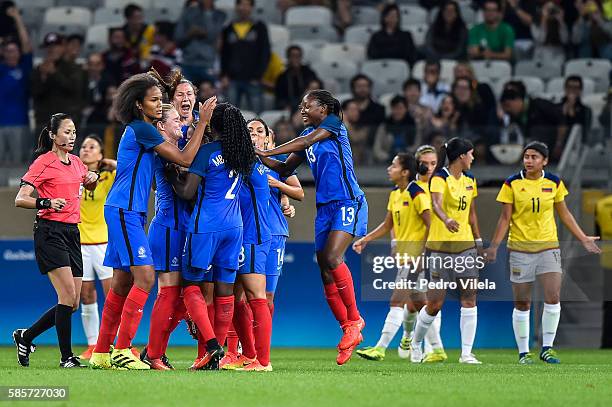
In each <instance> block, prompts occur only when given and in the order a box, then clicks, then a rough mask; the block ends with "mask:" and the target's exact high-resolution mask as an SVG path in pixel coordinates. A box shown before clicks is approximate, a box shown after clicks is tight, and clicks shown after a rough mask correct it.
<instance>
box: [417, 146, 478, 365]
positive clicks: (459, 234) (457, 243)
mask: <svg viewBox="0 0 612 407" xmlns="http://www.w3.org/2000/svg"><path fill="white" fill-rule="evenodd" d="M473 153H474V146H473V145H472V143H470V142H469V141H467V140H464V139H460V138H457V137H455V138H452V139H450V140H449V141H448V142H447V143H446V157H447V158H448V163H449V164H448V167H444V168H442V169H441V170H439V171H437V172H436V173H435V175H434V176H433V177H432V179H431V182H430V187H429V191H430V192H431V199H432V206H433V211H434V214H435V216H432V219H431V226H430V228H429V235H428V237H427V243H426V244H425V247H426V248H427V250H428V252H429V257H428V258H427V259H426V260H427V262H428V266H429V273H430V279H431V282H433V283H437V284H440V285H444V284H449V283H453V282H455V283H457V284H458V288H459V294H460V299H461V320H460V323H459V326H460V327H461V357H460V358H459V362H460V363H469V364H480V361H479V360H478V359H476V357H475V356H474V355H473V354H472V345H473V343H474V337H475V336H476V321H477V308H476V289H475V287H473V286H470V285H467V286H466V287H465V288H464V287H463V285H461V284H460V283H461V281H463V282H464V283H466V284H467V283H471V284H473V283H475V282H476V281H477V279H478V269H477V265H478V264H479V263H478V262H477V257H476V255H477V250H476V248H477V249H478V252H480V251H482V239H481V238H480V229H479V227H478V218H477V216H476V204H475V202H474V199H475V198H476V196H478V192H477V188H476V179H475V178H474V176H473V175H471V174H470V173H468V172H467V171H468V170H469V169H470V167H471V165H472V161H473V160H474V156H473ZM449 263H452V264H450V266H449ZM482 266H484V264H482ZM445 296H446V289H445V288H443V287H441V288H436V289H429V290H428V291H427V305H425V306H424V307H423V308H422V309H421V311H420V312H419V315H418V317H417V323H416V326H415V328H414V338H413V346H412V348H411V354H410V360H411V361H412V362H414V363H418V362H420V361H421V359H422V352H421V342H422V341H423V338H424V337H425V334H426V333H427V331H428V330H429V327H430V326H431V324H432V323H433V321H434V320H435V318H436V315H437V314H438V312H439V311H440V309H441V308H442V305H443V304H444V298H445Z"/></svg>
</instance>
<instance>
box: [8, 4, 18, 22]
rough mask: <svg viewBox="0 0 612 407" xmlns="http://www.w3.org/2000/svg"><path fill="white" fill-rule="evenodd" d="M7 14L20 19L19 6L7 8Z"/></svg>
mask: <svg viewBox="0 0 612 407" xmlns="http://www.w3.org/2000/svg"><path fill="white" fill-rule="evenodd" d="M6 15H7V16H9V17H11V18H13V19H15V20H16V19H18V18H19V17H21V16H20V15H19V10H18V9H17V7H15V6H11V7H9V8H7V9H6Z"/></svg>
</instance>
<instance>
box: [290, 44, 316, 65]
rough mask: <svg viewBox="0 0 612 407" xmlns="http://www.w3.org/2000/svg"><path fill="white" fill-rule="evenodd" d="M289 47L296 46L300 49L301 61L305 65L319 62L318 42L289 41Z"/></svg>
mask: <svg viewBox="0 0 612 407" xmlns="http://www.w3.org/2000/svg"><path fill="white" fill-rule="evenodd" d="M290 45H298V46H299V47H301V48H302V54H303V56H302V59H303V61H304V63H305V64H310V65H312V64H314V63H315V62H319V61H320V60H321V49H322V48H323V47H322V46H321V43H320V42H318V41H291V44H290Z"/></svg>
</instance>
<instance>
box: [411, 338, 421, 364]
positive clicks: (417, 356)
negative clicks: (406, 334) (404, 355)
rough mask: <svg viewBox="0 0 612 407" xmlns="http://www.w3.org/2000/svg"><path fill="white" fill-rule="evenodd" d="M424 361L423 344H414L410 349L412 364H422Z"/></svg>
mask: <svg viewBox="0 0 612 407" xmlns="http://www.w3.org/2000/svg"><path fill="white" fill-rule="evenodd" d="M422 361H423V350H422V349H421V344H414V343H413V344H412V346H411V347H410V363H421V362H422Z"/></svg>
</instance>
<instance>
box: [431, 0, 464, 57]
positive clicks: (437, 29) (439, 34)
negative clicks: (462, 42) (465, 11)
mask: <svg viewBox="0 0 612 407" xmlns="http://www.w3.org/2000/svg"><path fill="white" fill-rule="evenodd" d="M449 5H452V6H453V7H455V11H456V12H457V18H456V19H455V21H454V22H453V25H452V26H451V27H450V30H448V31H447V30H446V22H445V21H444V16H443V14H444V9H445V8H446V7H447V6H449ZM438 10H439V11H438V15H437V16H436V20H435V21H434V23H433V25H432V27H431V30H432V34H433V35H432V37H433V45H434V48H435V49H436V50H441V51H444V50H445V48H446V47H447V46H448V45H446V44H447V42H448V38H451V39H455V40H459V38H460V35H461V31H462V30H465V29H466V26H465V21H463V17H462V16H461V9H460V8H459V4H458V3H457V2H456V1H455V0H449V1H447V2H445V3H444V4H442V5H441V6H440V8H439V9H438Z"/></svg>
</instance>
